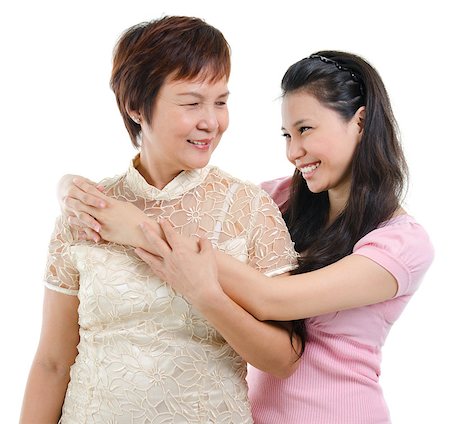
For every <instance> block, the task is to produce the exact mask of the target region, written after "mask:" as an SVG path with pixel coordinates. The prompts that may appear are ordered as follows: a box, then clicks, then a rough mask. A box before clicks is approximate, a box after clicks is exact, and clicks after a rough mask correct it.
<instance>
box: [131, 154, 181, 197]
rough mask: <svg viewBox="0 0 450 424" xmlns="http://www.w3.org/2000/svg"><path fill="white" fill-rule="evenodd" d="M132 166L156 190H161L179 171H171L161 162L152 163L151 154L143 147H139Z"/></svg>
mask: <svg viewBox="0 0 450 424" xmlns="http://www.w3.org/2000/svg"><path fill="white" fill-rule="evenodd" d="M134 167H135V168H136V169H137V170H138V171H139V173H140V174H141V175H142V177H143V178H144V179H145V181H147V183H149V184H150V185H152V186H153V187H156V188H157V189H158V190H162V189H163V188H164V187H165V186H166V185H167V184H169V183H170V182H171V181H172V180H173V179H174V178H175V177H176V176H177V175H178V174H179V173H180V172H182V171H181V170H180V171H179V172H176V173H171V172H168V171H167V169H168V168H167V167H165V166H164V164H163V163H154V162H153V161H152V160H151V155H150V154H149V152H147V151H146V150H145V149H144V148H142V149H141V152H140V154H139V156H138V157H137V158H136V160H135V162H134Z"/></svg>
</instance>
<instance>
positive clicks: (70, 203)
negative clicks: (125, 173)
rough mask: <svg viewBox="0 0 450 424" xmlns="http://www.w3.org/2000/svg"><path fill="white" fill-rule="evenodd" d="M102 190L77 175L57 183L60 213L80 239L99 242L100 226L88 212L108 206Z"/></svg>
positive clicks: (68, 176)
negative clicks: (66, 218) (92, 208)
mask: <svg viewBox="0 0 450 424" xmlns="http://www.w3.org/2000/svg"><path fill="white" fill-rule="evenodd" d="M103 190H104V187H102V186H99V185H97V184H95V183H94V182H93V181H91V180H88V179H87V178H84V177H81V176H79V175H70V174H67V175H64V176H63V177H62V178H61V179H60V181H59V183H58V188H57V196H58V201H59V205H60V208H61V211H62V212H63V213H64V215H66V216H67V217H68V220H69V223H70V225H71V226H72V227H73V228H75V229H77V230H78V235H79V236H80V237H81V238H85V239H88V240H93V241H96V242H98V241H100V240H101V236H100V230H101V224H100V223H99V222H98V221H97V219H96V218H95V217H94V216H92V214H90V213H89V212H90V210H91V209H90V208H91V207H94V208H99V209H102V208H105V207H106V206H107V205H108V203H109V198H108V197H107V196H105V195H104V194H103V193H102V191H103Z"/></svg>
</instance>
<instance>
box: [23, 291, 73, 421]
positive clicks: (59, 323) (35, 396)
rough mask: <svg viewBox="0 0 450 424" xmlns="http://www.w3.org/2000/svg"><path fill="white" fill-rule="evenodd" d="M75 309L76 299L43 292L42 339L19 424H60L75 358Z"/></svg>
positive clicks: (52, 292) (29, 379)
mask: <svg viewBox="0 0 450 424" xmlns="http://www.w3.org/2000/svg"><path fill="white" fill-rule="evenodd" d="M77 308H78V298H77V297H76V296H68V295H65V294H61V293H57V292H55V291H52V290H49V289H47V288H46V289H45V297H44V312H43V318H42V329H41V337H40V340H39V346H38V349H37V352H36V355H35V357H34V361H33V364H32V366H31V370H30V374H29V376H28V382H27V386H26V389H25V395H24V399H23V405H22V413H21V418H20V423H21V424H30V423H49V424H51V423H54V424H56V423H57V422H58V420H59V417H60V415H61V408H62V405H63V402H64V397H65V394H66V390H67V385H68V383H69V379H70V377H69V371H70V367H71V365H72V364H73V363H74V361H75V357H76V355H77V345H78V341H79V327H78V312H77Z"/></svg>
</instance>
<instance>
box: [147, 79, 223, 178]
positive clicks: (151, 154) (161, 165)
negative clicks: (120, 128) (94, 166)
mask: <svg viewBox="0 0 450 424" xmlns="http://www.w3.org/2000/svg"><path fill="white" fill-rule="evenodd" d="M228 94H229V93H228V86H227V79H226V78H225V77H224V78H222V79H220V80H218V81H215V82H211V81H210V80H209V79H208V78H206V79H205V78H199V79H194V80H170V79H169V80H168V81H166V82H165V83H164V84H163V86H162V87H161V89H160V91H159V93H158V97H157V99H156V103H155V108H154V110H153V116H152V122H151V125H150V124H149V123H148V122H146V121H145V120H144V121H143V122H142V126H141V127H142V152H144V151H146V155H144V156H145V157H146V158H148V159H149V160H150V161H151V163H149V164H147V166H148V168H149V169H148V171H149V173H150V174H152V173H155V172H157V173H158V174H159V175H158V179H161V178H163V179H167V182H169V181H171V179H173V178H174V177H175V176H176V175H178V174H179V173H180V172H181V171H184V170H192V169H197V168H203V167H204V166H206V165H207V164H208V162H209V160H210V158H211V155H212V153H213V151H214V150H215V148H216V147H217V145H218V144H219V142H220V139H221V137H222V134H223V133H224V132H225V131H226V129H227V127H228V107H227V99H228ZM141 156H143V155H141Z"/></svg>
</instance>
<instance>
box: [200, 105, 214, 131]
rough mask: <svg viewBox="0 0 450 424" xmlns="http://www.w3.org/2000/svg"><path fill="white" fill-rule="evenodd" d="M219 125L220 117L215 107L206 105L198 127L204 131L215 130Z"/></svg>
mask: <svg viewBox="0 0 450 424" xmlns="http://www.w3.org/2000/svg"><path fill="white" fill-rule="evenodd" d="M218 127H219V117H218V115H217V111H216V110H215V108H214V107H210V106H207V107H204V108H203V111H202V116H201V117H200V120H199V122H198V128H199V129H201V130H204V131H208V132H213V131H216V130H217V128H218Z"/></svg>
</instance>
